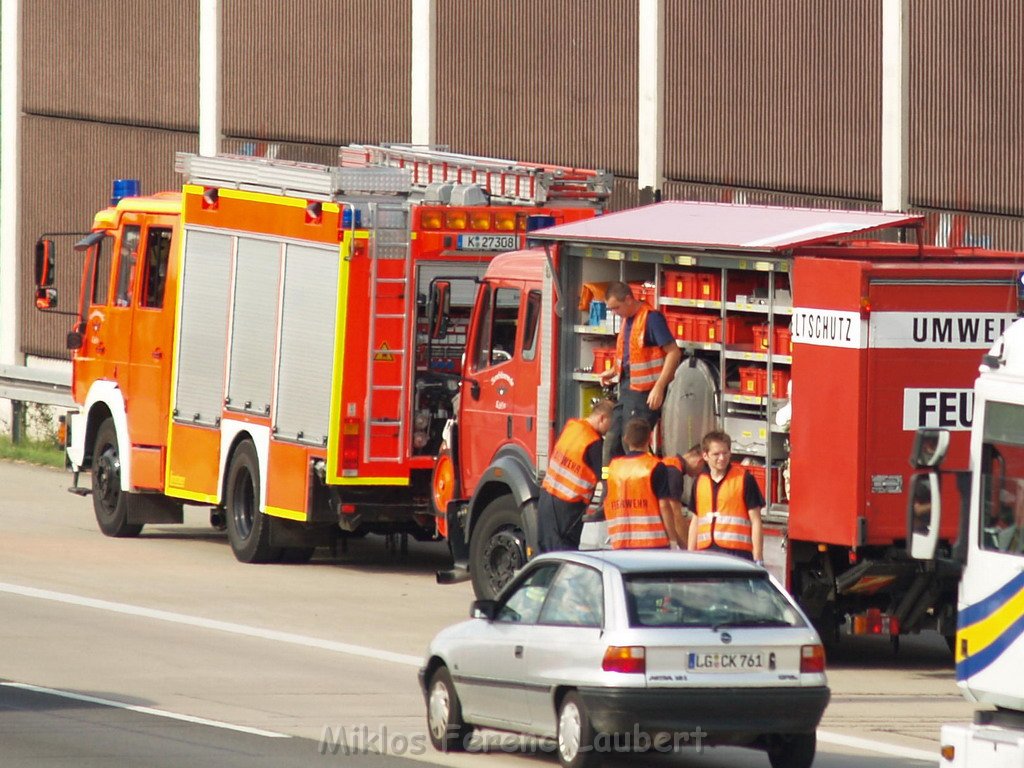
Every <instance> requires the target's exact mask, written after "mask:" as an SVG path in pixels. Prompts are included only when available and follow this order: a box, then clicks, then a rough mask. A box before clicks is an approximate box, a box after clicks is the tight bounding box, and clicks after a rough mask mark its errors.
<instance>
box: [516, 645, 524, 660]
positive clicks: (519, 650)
mask: <svg viewBox="0 0 1024 768" xmlns="http://www.w3.org/2000/svg"><path fill="white" fill-rule="evenodd" d="M515 654H516V658H517V659H521V658H523V646H521V645H517V646H516V650H515Z"/></svg>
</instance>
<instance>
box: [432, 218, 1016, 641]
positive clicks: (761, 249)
mask: <svg viewBox="0 0 1024 768" xmlns="http://www.w3.org/2000/svg"><path fill="white" fill-rule="evenodd" d="M921 226H922V219H921V217H917V216H911V215H906V214H884V213H873V212H852V211H832V210H810V209H785V208H772V207H763V206H742V205H726V204H717V203H689V202H665V203H659V204H656V205H651V206H646V207H643V208H637V209H635V210H631V211H623V212H619V213H612V214H608V215H605V216H600V217H597V218H592V219H588V220H584V221H577V222H569V223H566V224H563V225H559V226H554V227H551V228H546V229H541V230H539V231H537V232H534V233H532V234H531V239H533V241H534V242H535V243H536V244H537V245H536V247H534V248H532V249H526V250H520V251H517V252H514V253H510V254H505V255H502V256H499V257H498V258H497V259H495V260H493V261H492V262H491V264H490V266H489V268H488V270H487V273H486V276H485V278H484V281H483V284H482V286H481V288H480V293H479V300H478V302H477V306H476V308H475V311H474V314H473V317H472V319H471V321H470V327H469V331H468V334H469V337H468V342H467V349H466V364H465V366H464V368H463V370H462V396H461V402H460V404H459V409H458V411H457V413H456V414H455V418H454V419H453V421H452V423H451V424H450V425H449V426H448V429H447V431H446V442H445V445H444V446H443V450H442V452H441V458H440V460H439V464H438V468H437V471H436V473H435V483H434V485H435V488H434V498H435V507H436V509H437V512H438V515H439V518H438V524H439V529H440V530H441V531H442V532H443V533H445V534H446V535H447V536H448V538H449V541H450V543H451V546H452V550H453V553H454V555H455V561H456V569H455V570H453V571H451V572H448V573H445V574H439V577H441V578H447V579H456V578H459V577H460V576H464V575H466V571H467V570H468V575H469V576H471V577H472V579H473V583H474V588H475V590H476V592H477V594H478V595H480V596H489V595H492V594H493V593H494V592H495V590H496V589H497V588H498V587H500V585H501V584H502V583H504V582H505V581H507V580H508V578H509V577H510V575H511V573H512V572H513V571H514V570H515V569H516V568H518V567H519V566H520V565H521V564H522V563H523V562H524V561H525V559H526V557H527V556H528V554H529V546H530V543H531V542H530V541H529V533H528V532H529V531H530V530H531V526H530V524H529V523H530V519H531V515H533V514H535V509H536V500H537V495H538V486H539V482H540V479H541V478H542V476H543V472H544V470H545V469H546V465H547V459H548V450H549V447H550V446H551V445H552V442H553V439H554V436H555V435H556V434H557V432H556V428H557V427H560V426H561V425H562V424H564V423H565V421H566V420H567V419H568V418H571V417H578V416H580V415H584V414H585V413H586V412H587V409H588V407H589V405H590V402H591V400H592V399H593V398H594V397H596V396H599V395H600V394H601V391H600V388H599V386H598V384H597V380H598V377H599V374H600V373H601V371H603V370H604V369H605V367H606V366H608V365H612V364H614V347H615V333H616V328H617V326H616V324H615V320H614V319H613V318H612V317H611V316H610V314H609V313H607V312H604V311H601V310H602V306H601V304H600V302H599V301H596V299H599V298H600V294H601V286H602V285H603V284H606V283H607V282H608V281H613V280H623V281H627V282H629V283H631V284H632V285H633V286H634V293H635V294H637V295H638V297H640V298H643V299H644V300H646V301H647V302H648V303H649V304H650V305H651V306H652V307H655V308H657V309H659V310H660V311H662V312H663V313H664V314H665V316H666V319H667V320H668V324H669V327H670V329H671V330H672V332H673V333H674V335H675V336H676V338H677V340H678V344H679V345H680V346H681V347H682V348H683V349H684V350H685V353H684V354H685V356H686V357H685V359H684V362H683V364H682V365H681V366H680V368H679V369H678V371H677V372H676V376H675V380H674V381H673V383H672V385H671V387H670V388H669V392H668V396H667V400H666V404H665V407H664V412H663V416H662V421H661V426H660V427H659V430H660V437H659V440H660V445H661V448H662V450H663V451H664V452H665V453H666V454H667V453H677V452H678V453H682V452H685V451H686V450H687V449H688V448H690V447H691V446H692V445H694V444H695V443H699V441H700V439H701V436H702V435H703V434H704V433H705V432H706V431H708V430H710V429H712V428H721V429H724V430H725V431H726V432H728V433H729V434H730V436H731V437H732V440H733V455H734V460H735V461H743V462H744V463H745V464H747V468H748V470H749V471H751V473H752V474H754V475H755V478H756V479H758V480H759V482H760V484H761V486H762V489H763V492H764V496H765V498H766V502H767V504H766V506H765V509H764V511H763V518H764V520H765V522H766V543H765V559H766V561H767V565H768V567H769V568H770V569H772V570H773V571H774V572H775V573H776V575H777V576H778V577H779V578H780V579H781V580H783V581H784V583H786V584H787V585H788V587H789V588H790V589H791V590H792V592H793V593H794V594H795V595H796V596H797V597H798V598H799V599H800V600H801V602H802V603H803V605H804V606H805V607H806V608H807V609H808V612H809V614H810V615H812V616H813V617H814V618H815V619H816V622H817V623H818V624H819V626H820V627H821V629H822V630H823V634H824V635H826V637H829V636H831V635H832V633H833V632H834V631H835V630H836V628H837V627H838V626H840V625H842V624H843V623H844V620H845V619H847V618H849V620H850V623H849V627H850V628H851V629H852V630H853V631H856V632H874V633H886V634H890V635H891V636H892V637H894V638H897V639H898V637H899V635H900V634H901V633H903V632H909V631H916V630H917V629H920V628H922V627H928V626H932V627H936V628H937V629H938V630H939V631H940V632H942V633H943V634H944V635H946V636H947V637H952V636H953V634H954V632H955V628H956V622H955V605H956V586H957V574H956V573H949V574H944V573H942V572H940V571H941V569H935V568H933V567H929V566H926V565H922V564H921V563H920V562H918V561H915V560H912V559H910V558H909V557H908V556H907V555H906V552H905V548H904V546H905V539H906V530H907V523H906V515H907V508H906V498H905V493H904V488H905V486H906V485H907V482H908V477H909V475H910V473H911V468H910V466H909V465H908V464H907V460H906V457H907V456H908V455H909V453H910V448H911V444H912V442H913V438H914V435H915V432H916V430H917V429H918V428H919V427H922V426H934V427H944V428H947V429H950V430H952V431H953V433H952V434H953V437H952V444H951V446H950V449H949V455H950V457H951V458H950V463H951V466H952V464H953V462H956V463H957V465H958V466H964V467H966V466H967V456H968V437H969V434H970V432H969V430H970V426H971V421H972V398H973V393H972V388H971V387H972V383H973V381H974V378H975V376H976V373H977V366H978V361H979V359H980V355H981V354H983V352H984V351H985V350H987V349H988V348H989V347H991V345H992V343H993V342H994V341H995V340H996V339H997V338H998V337H999V335H1000V334H1001V333H1002V330H1003V329H1004V328H1005V327H1006V326H1007V325H1008V324H1009V323H1010V322H1011V321H1012V320H1013V319H1014V318H1015V317H1016V316H1017V315H1018V313H1019V311H1020V309H1021V306H1022V299H1021V297H1022V292H1021V284H1020V281H1019V279H1018V278H1019V277H1020V276H1021V270H1022V268H1024V254H1019V253H1017V254H1014V253H996V252H991V251H979V250H972V249H960V250H954V249H945V248H935V247H925V246H922V245H918V244H916V243H913V242H911V243H903V242H898V241H899V240H900V239H901V237H900V235H901V233H902V234H906V233H908V232H909V233H913V231H914V230H915V229H917V230H919V228H920V227H921ZM868 232H874V233H876V234H875V235H874V237H875V238H878V239H875V240H872V241H867V240H863V239H856V238H864V237H865V236H866V235H865V233H868ZM887 240H888V241H887ZM947 492H948V493H949V494H950V500H949V502H948V503H947V508H954V507H953V501H952V499H955V498H956V495H955V488H954V487H953V481H952V479H950V480H949V487H948V488H944V493H947ZM957 531H958V527H957V521H956V519H955V516H950V519H948V520H944V522H943V528H942V539H943V542H944V544H943V546H945V547H947V548H948V547H951V546H952V545H953V543H954V541H955V540H956V538H957Z"/></svg>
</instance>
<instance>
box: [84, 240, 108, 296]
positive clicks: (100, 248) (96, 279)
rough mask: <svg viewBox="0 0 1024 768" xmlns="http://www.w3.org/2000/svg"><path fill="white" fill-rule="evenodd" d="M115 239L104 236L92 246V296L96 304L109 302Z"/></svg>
mask: <svg viewBox="0 0 1024 768" xmlns="http://www.w3.org/2000/svg"><path fill="white" fill-rule="evenodd" d="M112 242H113V241H112V240H111V238H109V237H104V238H103V239H102V240H100V241H99V242H98V243H96V245H95V246H93V248H92V266H91V268H92V296H91V297H90V298H91V301H92V303H93V304H94V305H102V304H106V303H107V295H108V293H109V292H110V247H111V243H112Z"/></svg>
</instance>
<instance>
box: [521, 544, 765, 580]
mask: <svg viewBox="0 0 1024 768" xmlns="http://www.w3.org/2000/svg"><path fill="white" fill-rule="evenodd" d="M541 560H570V561H572V562H577V563H581V564H583V565H595V566H600V565H609V566H611V567H613V568H615V569H617V570H619V571H621V572H622V573H626V574H633V573H664V572H665V571H678V572H681V573H702V574H707V573H715V574H717V573H721V574H742V573H749V574H763V573H764V572H765V570H764V568H762V567H761V566H759V565H756V564H755V563H752V562H750V561H748V560H743V559H741V558H739V557H733V556H732V555H725V554H719V553H717V552H685V551H684V552H680V551H672V550H667V549H646V550H645V549H601V550H592V551H584V552H549V553H547V554H544V555H541V556H539V557H537V558H535V560H534V562H537V561H541Z"/></svg>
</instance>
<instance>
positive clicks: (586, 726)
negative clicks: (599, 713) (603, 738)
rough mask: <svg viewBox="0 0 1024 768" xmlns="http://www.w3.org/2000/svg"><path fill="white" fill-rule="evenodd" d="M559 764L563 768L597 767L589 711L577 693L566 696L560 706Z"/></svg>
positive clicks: (571, 692) (572, 692)
mask: <svg viewBox="0 0 1024 768" xmlns="http://www.w3.org/2000/svg"><path fill="white" fill-rule="evenodd" d="M557 746H558V762H559V763H561V764H562V766H563V768H587V766H591V765H595V764H596V761H597V754H596V753H595V751H594V729H593V726H591V724H590V718H589V717H588V716H587V710H586V709H584V707H583V702H582V701H581V700H580V697H579V695H578V694H577V693H576V692H575V691H570V692H569V693H567V694H565V698H563V699H562V703H561V704H559V705H558V737H557Z"/></svg>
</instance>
